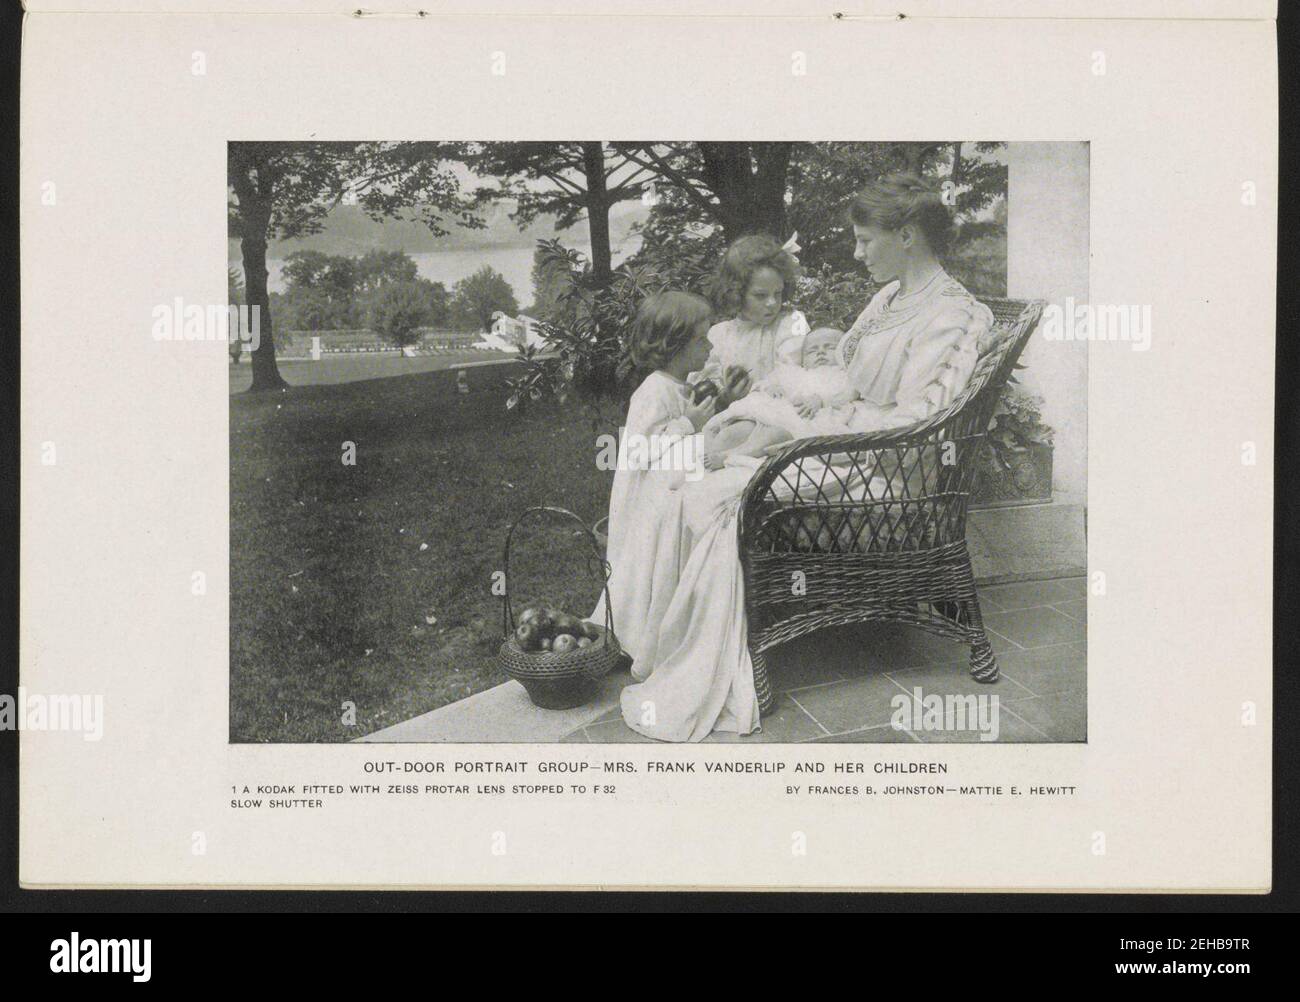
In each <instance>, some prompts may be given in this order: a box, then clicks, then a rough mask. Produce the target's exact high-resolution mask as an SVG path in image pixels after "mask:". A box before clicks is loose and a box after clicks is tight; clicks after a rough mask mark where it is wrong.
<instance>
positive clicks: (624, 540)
mask: <svg viewBox="0 0 1300 1002" xmlns="http://www.w3.org/2000/svg"><path fill="white" fill-rule="evenodd" d="M711 317H712V310H711V308H710V306H709V303H708V301H707V300H705V299H704V298H703V297H701V296H696V295H693V294H692V293H688V292H663V293H660V294H659V295H655V296H650V297H648V298H647V299H646V300H645V302H644V303H642V305H641V309H640V310H639V311H638V313H637V317H636V320H635V321H634V322H633V327H632V335H631V346H630V354H631V356H632V360H633V361H634V362H635V363H636V365H637V366H638V368H642V369H646V368H648V369H652V370H653V371H651V373H650V374H649V375H648V376H646V378H645V381H644V382H642V383H641V385H640V386H639V387H638V388H637V390H636V392H635V393H633V394H632V399H631V402H630V403H629V405H628V411H627V421H626V423H625V425H624V427H623V429H622V432H621V434H620V436H619V458H618V465H617V469H616V471H615V473H614V487H613V490H612V491H611V493H610V498H609V541H608V543H607V545H606V549H605V555H606V559H607V560H608V561H609V564H610V577H609V596H610V604H611V606H612V607H613V619H614V632H615V634H616V635H617V637H618V639H619V642H620V643H621V644H622V646H623V649H624V650H625V651H627V653H628V654H629V655H630V656H631V657H632V659H633V669H632V670H633V674H636V672H637V668H638V667H640V665H641V664H642V663H645V661H644V658H645V655H647V654H648V653H649V652H648V651H647V648H646V643H647V642H650V643H653V640H654V638H655V635H656V633H657V631H658V629H659V621H660V619H661V618H662V614H663V612H664V610H665V609H666V608H667V603H668V600H669V599H671V598H672V595H673V591H674V590H675V588H676V586H677V576H678V572H679V570H680V568H681V567H682V566H684V565H685V563H686V560H687V558H688V557H689V556H690V541H689V539H687V538H685V537H684V536H683V535H682V534H681V533H680V532H676V531H673V530H672V527H673V526H675V525H677V524H678V521H677V520H674V519H673V518H670V517H669V518H665V517H664V514H665V510H666V509H667V508H668V507H670V506H671V505H672V504H674V503H679V501H678V497H677V495H676V493H675V491H674V488H675V487H677V486H680V485H681V484H682V483H683V482H684V481H685V478H686V475H687V474H689V473H690V472H691V471H690V469H688V468H687V467H689V466H690V465H691V462H692V456H693V451H692V449H691V448H690V446H691V445H692V444H694V443H698V439H695V440H693V441H692V438H691V437H692V436H694V434H695V433H696V432H697V431H699V430H700V429H701V428H702V427H703V426H704V424H705V422H706V421H708V419H709V418H710V417H711V416H712V415H713V412H714V407H715V404H716V397H714V396H706V397H705V398H704V399H703V400H702V401H701V402H698V403H695V402H692V400H691V393H690V387H689V385H688V384H687V382H686V376H687V374H688V373H691V372H694V371H695V370H697V369H699V368H700V367H701V366H702V365H703V364H704V363H705V360H706V359H707V358H708V354H709V347H710V345H709V340H708V330H709V321H710V319H711ZM701 472H702V471H701ZM604 615H605V609H604V597H603V596H602V597H601V600H600V603H599V604H598V605H597V607H596V611H595V612H593V613H592V615H591V617H590V618H591V620H592V621H593V622H596V623H600V622H602V621H603V620H604ZM645 671H646V672H648V671H649V664H645Z"/></svg>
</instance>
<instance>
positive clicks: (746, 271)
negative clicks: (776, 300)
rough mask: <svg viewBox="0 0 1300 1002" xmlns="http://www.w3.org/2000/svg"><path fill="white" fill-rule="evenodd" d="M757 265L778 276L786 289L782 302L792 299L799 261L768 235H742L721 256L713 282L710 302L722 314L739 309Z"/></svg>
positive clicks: (725, 314) (797, 278) (733, 314)
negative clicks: (770, 270)
mask: <svg viewBox="0 0 1300 1002" xmlns="http://www.w3.org/2000/svg"><path fill="white" fill-rule="evenodd" d="M759 268H771V269H772V270H773V271H775V272H776V273H777V274H778V275H780V276H781V281H782V282H783V283H784V285H785V289H784V291H783V292H782V294H781V300H782V302H789V301H790V300H791V299H793V298H794V293H795V286H796V283H797V282H798V281H799V262H798V261H796V260H795V259H794V255H793V254H791V253H790V252H789V251H787V250H782V249H781V245H780V244H779V243H777V242H776V241H775V240H773V239H772V238H771V237H769V236H766V235H764V234H761V233H759V234H754V235H753V236H748V237H741V238H740V239H739V240H737V241H736V242H735V243H733V244H732V245H731V246H730V247H728V248H727V253H726V254H724V255H723V256H722V263H721V264H720V265H718V274H717V278H716V279H715V280H714V283H713V304H714V305H715V306H716V307H717V308H718V312H720V313H722V314H723V315H724V316H729V317H734V316H735V315H736V314H737V313H739V312H740V307H741V304H742V303H744V301H745V293H746V292H747V291H748V290H749V282H750V280H751V279H752V278H753V277H754V272H756V271H758V269H759Z"/></svg>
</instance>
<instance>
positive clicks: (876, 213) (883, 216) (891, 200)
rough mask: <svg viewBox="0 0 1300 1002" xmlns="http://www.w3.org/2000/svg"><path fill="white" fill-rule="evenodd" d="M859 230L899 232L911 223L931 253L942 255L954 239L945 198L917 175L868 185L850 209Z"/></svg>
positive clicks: (891, 176) (892, 176)
mask: <svg viewBox="0 0 1300 1002" xmlns="http://www.w3.org/2000/svg"><path fill="white" fill-rule="evenodd" d="M849 221H850V222H852V223H853V224H854V225H856V226H879V227H880V228H881V229H882V230H897V229H899V228H900V227H901V226H903V224H904V223H912V224H913V225H914V226H916V228H917V229H919V230H920V231H921V233H922V234H923V235H924V236H925V242H926V243H927V244H928V245H929V247H930V250H932V251H934V253H935V254H937V255H942V254H943V253H944V252H945V251H946V250H947V249H948V242H949V240H950V239H951V238H952V213H951V212H949V211H948V207H947V206H946V205H944V204H943V197H942V196H941V195H940V194H939V193H938V192H937V191H935V190H934V189H933V188H931V187H930V186H928V185H927V184H926V183H925V182H924V181H922V180H921V178H920V177H918V176H917V175H916V174H909V173H902V172H900V173H895V174H889V175H887V176H886V177H883V178H881V179H880V180H879V181H876V182H874V183H872V184H869V185H867V187H866V188H864V189H863V190H862V191H861V192H860V193H859V194H858V195H857V197H856V198H854V199H853V204H852V205H851V206H849Z"/></svg>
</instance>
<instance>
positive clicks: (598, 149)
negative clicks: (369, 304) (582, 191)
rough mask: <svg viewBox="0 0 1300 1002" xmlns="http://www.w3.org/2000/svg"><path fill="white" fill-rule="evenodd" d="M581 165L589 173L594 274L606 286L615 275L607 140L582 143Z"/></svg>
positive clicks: (593, 277)
mask: <svg viewBox="0 0 1300 1002" xmlns="http://www.w3.org/2000/svg"><path fill="white" fill-rule="evenodd" d="M582 165H583V170H584V172H585V173H586V175H587V199H586V201H587V227H588V229H589V230H590V232H591V278H592V281H593V282H594V283H595V285H596V288H598V289H604V288H607V287H608V286H609V283H610V282H611V281H612V280H613V277H614V262H613V251H612V250H611V248H610V244H609V205H610V203H609V192H608V189H607V188H606V186H605V144H604V143H602V142H593V143H583V144H582Z"/></svg>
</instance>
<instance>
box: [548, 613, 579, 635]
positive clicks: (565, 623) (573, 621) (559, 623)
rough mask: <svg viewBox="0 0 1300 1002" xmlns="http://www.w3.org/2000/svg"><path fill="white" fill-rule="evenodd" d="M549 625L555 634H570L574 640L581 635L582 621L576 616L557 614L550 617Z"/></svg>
mask: <svg viewBox="0 0 1300 1002" xmlns="http://www.w3.org/2000/svg"><path fill="white" fill-rule="evenodd" d="M551 624H552V626H553V627H554V629H555V632H556V634H557V635H558V634H561V633H568V634H572V635H573V637H574V638H575V639H576V638H577V637H580V636H582V635H583V630H582V620H581V619H579V618H578V617H577V616H570V615H569V614H568V613H567V612H557V613H556V614H555V615H554V616H552V617H551Z"/></svg>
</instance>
